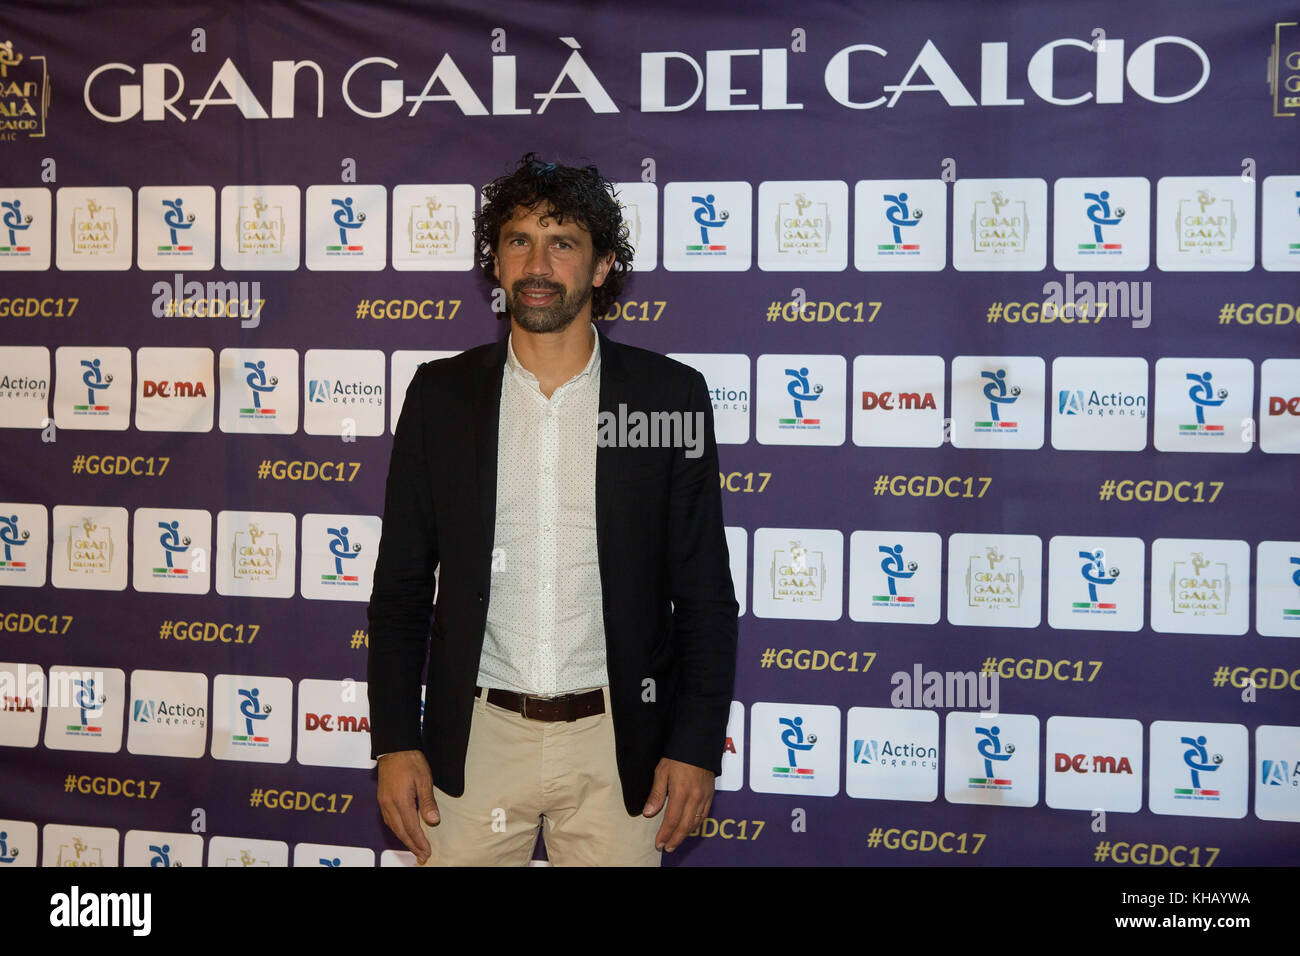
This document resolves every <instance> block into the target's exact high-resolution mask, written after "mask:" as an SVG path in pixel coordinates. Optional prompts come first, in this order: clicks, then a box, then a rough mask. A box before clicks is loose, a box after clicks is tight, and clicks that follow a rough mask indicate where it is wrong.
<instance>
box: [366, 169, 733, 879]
mask: <svg viewBox="0 0 1300 956" xmlns="http://www.w3.org/2000/svg"><path fill="white" fill-rule="evenodd" d="M626 236H627V233H626V228H625V227H624V226H623V224H622V216H621V213H620V210H619V206H618V203H617V201H616V200H615V198H614V195H613V189H612V187H611V186H610V184H609V183H608V182H606V181H605V180H604V179H603V178H602V177H601V176H600V174H599V172H598V171H597V170H596V169H595V167H591V166H588V167H586V168H583V169H575V168H570V167H565V166H558V165H556V164H554V163H542V162H540V161H538V160H537V159H536V158H535V157H534V156H533V154H531V153H530V154H528V155H527V156H525V157H524V158H523V160H522V161H521V162H520V164H519V167H518V168H517V169H516V170H515V171H514V172H513V173H512V174H510V175H508V176H504V177H502V178H501V179H498V180H497V181H496V182H494V183H492V184H491V185H490V186H488V187H487V189H486V190H485V191H484V205H483V210H482V212H481V213H480V214H479V216H478V218H477V220H476V223H475V241H476V243H477V247H478V255H479V263H480V265H481V266H482V269H483V272H484V274H485V275H486V276H487V278H488V279H489V280H490V281H492V282H494V283H496V284H499V285H500V286H501V288H502V289H504V290H505V292H506V297H507V298H506V301H507V304H508V311H509V313H510V335H509V338H508V339H507V340H506V341H504V342H499V343H496V344H493V345H486V346H481V347H479V348H476V349H471V350H469V351H467V352H463V353H461V354H460V355H458V356H455V357H453V358H450V359H444V360H441V361H438V362H431V363H427V364H424V365H422V366H420V368H419V370H418V371H417V372H416V374H415V377H414V378H413V379H412V381H411V385H410V387H409V389H408V390H407V393H406V400H405V404H404V405H403V407H402V413H401V416H400V419H399V421H398V425H397V430H396V433H395V435H394V439H393V454H392V461H391V464H390V467H389V474H388V483H387V491H386V497H385V504H384V533H383V538H382V540H381V542H380V546H379V556H378V559H377V564H376V567H375V582H374V590H373V593H372V595H371V603H370V608H369V619H370V655H369V681H370V713H371V737H372V742H373V744H372V745H373V750H372V753H373V755H375V756H376V757H377V758H378V760H379V771H378V772H379V805H380V808H381V810H382V812H383V816H384V820H385V822H386V823H387V824H388V826H389V827H390V828H391V829H392V830H393V832H394V833H395V834H396V835H397V836H398V838H399V839H401V840H402V842H403V843H405V844H406V846H407V847H409V848H410V849H411V851H412V852H413V853H414V854H415V855H416V857H417V859H418V860H419V861H420V863H421V864H424V863H425V862H432V863H438V864H456V863H467V864H498V863H516V864H525V863H527V861H528V860H529V859H530V858H531V856H532V848H533V844H534V842H535V839H536V833H537V828H538V826H539V824H540V825H541V826H542V827H543V832H544V835H545V840H546V845H547V853H548V856H549V857H550V859H551V861H552V862H553V863H556V864H561V865H563V864H569V863H578V864H595V863H610V864H623V865H658V864H659V861H660V851H661V849H663V848H667V849H668V850H669V851H671V850H674V849H676V848H677V847H678V846H679V845H680V844H681V842H682V840H683V839H684V838H685V837H686V835H687V834H688V833H689V832H690V830H691V829H693V828H694V827H695V826H697V825H698V824H699V823H700V821H701V820H702V819H704V817H705V815H706V814H707V813H708V810H709V806H710V803H711V801H712V797H713V778H714V776H715V775H716V774H718V773H719V772H720V769H721V758H722V749H723V744H724V740H725V733H726V724H727V717H728V713H729V710H730V704H731V693H732V682H733V677H734V671H735V653H736V617H737V611H738V606H737V604H736V600H735V595H734V591H733V588H732V582H731V574H730V570H729V565H728V559H727V548H726V541H725V538H724V535H723V527H722V503H721V494H720V489H719V487H718V481H717V471H718V464H717V447H716V445H715V442H714V436H713V416H712V406H711V403H710V400H709V396H708V391H707V388H706V386H705V383H704V379H703V377H702V376H701V375H700V374H699V373H698V372H696V371H694V370H693V369H690V368H688V367H686V366H684V365H681V364H679V363H677V362H673V361H671V360H669V359H667V358H665V357H663V356H661V355H657V354H655V353H653V352H648V351H646V350H644V349H638V348H632V347H630V346H624V345H619V344H617V343H615V342H611V341H609V340H608V339H606V338H605V337H604V336H603V335H600V334H599V333H598V332H597V331H596V329H595V327H594V326H593V325H592V316H593V314H595V315H603V314H605V312H607V311H608V309H609V308H610V306H611V305H612V304H613V302H614V301H615V300H616V298H617V296H618V293H619V291H620V289H621V287H622V283H623V279H624V277H625V275H626V273H627V271H628V268H629V264H630V262H631V258H632V249H631V247H630V246H629V245H628V242H627V238H626ZM638 414H640V415H645V416H653V415H655V414H657V415H659V416H660V418H658V419H654V420H657V421H659V422H667V421H673V422H675V423H679V424H680V428H679V430H678V431H677V432H675V433H674V435H675V437H676V438H679V439H681V440H680V441H676V442H675V443H672V442H658V441H656V442H655V443H654V446H652V447H646V446H645V445H646V441H645V439H646V436H645V435H644V433H641V434H640V435H639V436H637V437H636V438H634V437H632V433H630V432H629V433H628V434H627V435H620V434H618V433H617V431H616V429H614V428H611V427H609V426H610V425H611V424H612V422H613V420H614V416H618V415H622V416H623V419H622V420H623V421H624V422H625V423H626V422H627V421H629V420H632V421H634V420H636V418H637V416H638ZM674 416H675V417H674ZM691 423H698V426H699V427H698V429H692V428H690V424H691ZM666 431H667V430H666V429H665V432H666ZM612 433H613V434H612ZM656 437H659V436H656ZM620 438H621V439H624V440H620ZM435 569H437V572H438V577H437V582H435V579H434V572H435ZM435 583H436V598H437V602H436V608H435V609H434V614H433V625H432V629H430V626H429V615H430V609H431V606H432V604H433V600H434V595H435ZM426 657H427V659H428V679H427V692H426V695H425V706H424V712H423V729H422V730H421V726H420V722H421V713H420V674H421V670H422V668H423V666H424V663H425V660H426ZM661 811H662V813H663V817H662V820H656V819H655V817H656V815H657V814H659V813H660V812H661Z"/></svg>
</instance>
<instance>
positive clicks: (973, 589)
mask: <svg viewBox="0 0 1300 956" xmlns="http://www.w3.org/2000/svg"><path fill="white" fill-rule="evenodd" d="M1024 591H1025V575H1024V571H1023V570H1022V569H1021V563H1020V557H1019V556H1018V555H1010V556H1008V555H1006V554H1004V553H1003V552H1002V551H999V550H998V547H997V545H988V546H986V547H985V548H984V553H983V554H972V555H971V556H970V558H969V560H968V562H967V565H966V602H967V604H968V605H969V606H970V607H973V608H984V609H988V610H1000V609H1002V608H1018V607H1020V599H1021V597H1022V596H1023V595H1024Z"/></svg>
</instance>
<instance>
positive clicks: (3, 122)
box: [0, 40, 50, 143]
mask: <svg viewBox="0 0 1300 956" xmlns="http://www.w3.org/2000/svg"><path fill="white" fill-rule="evenodd" d="M49 111H50V76H49V73H48V72H47V71H46V66H45V57H44V56H33V55H32V54H30V53H26V54H25V53H22V52H20V51H19V50H17V49H15V48H14V41H13V40H5V41H4V42H3V43H0V142H5V143H14V142H17V141H18V137H19V136H25V137H30V138H31V139H40V138H41V137H42V136H44V135H45V119H46V116H47V115H48V114H49Z"/></svg>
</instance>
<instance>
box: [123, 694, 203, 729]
mask: <svg viewBox="0 0 1300 956" xmlns="http://www.w3.org/2000/svg"><path fill="white" fill-rule="evenodd" d="M131 721H132V722H133V723H138V724H152V725H153V726H158V727H206V726H207V725H208V712H207V709H206V708H205V707H202V706H196V705H194V704H185V703H179V704H178V703H170V704H169V703H168V702H167V701H166V700H163V699H159V700H151V699H148V698H139V699H136V700H134V701H132V702H131Z"/></svg>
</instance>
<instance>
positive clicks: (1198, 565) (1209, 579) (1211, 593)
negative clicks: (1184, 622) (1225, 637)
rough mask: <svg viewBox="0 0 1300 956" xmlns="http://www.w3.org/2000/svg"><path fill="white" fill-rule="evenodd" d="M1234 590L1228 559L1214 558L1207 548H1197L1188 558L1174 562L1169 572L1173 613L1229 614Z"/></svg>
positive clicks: (1198, 615)
mask: <svg viewBox="0 0 1300 956" xmlns="http://www.w3.org/2000/svg"><path fill="white" fill-rule="evenodd" d="M1231 593H1232V582H1231V580H1230V579H1229V577H1228V562H1226V561H1212V560H1210V559H1209V558H1206V557H1205V552H1203V551H1193V552H1192V553H1191V555H1190V556H1189V557H1188V558H1187V560H1184V561H1175V562H1174V567H1173V572H1172V573H1171V574H1170V575H1169V596H1170V599H1171V600H1172V602H1173V613H1175V614H1178V615H1182V616H1185V617H1222V616H1224V615H1226V614H1227V613H1228V600H1229V597H1230V595H1231Z"/></svg>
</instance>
